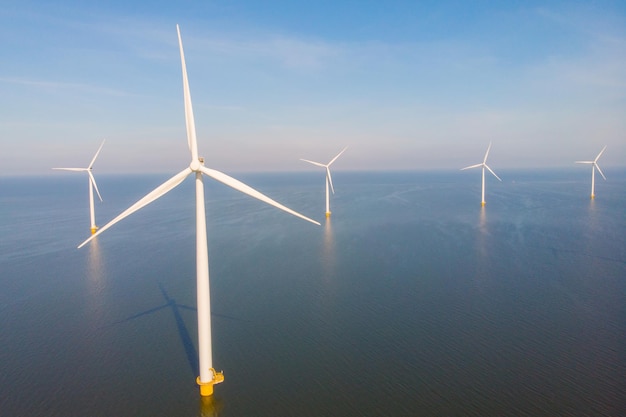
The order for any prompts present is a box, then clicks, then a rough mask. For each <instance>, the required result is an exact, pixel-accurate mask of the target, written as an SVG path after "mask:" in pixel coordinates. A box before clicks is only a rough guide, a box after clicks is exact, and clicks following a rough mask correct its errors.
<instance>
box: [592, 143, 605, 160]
mask: <svg viewBox="0 0 626 417" xmlns="http://www.w3.org/2000/svg"><path fill="white" fill-rule="evenodd" d="M605 149H606V146H604V148H602V150H601V151H600V153H599V154H598V156H596V159H594V160H593V162H598V159H600V155H602V152H604V150H605Z"/></svg>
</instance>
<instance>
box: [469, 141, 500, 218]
mask: <svg viewBox="0 0 626 417" xmlns="http://www.w3.org/2000/svg"><path fill="white" fill-rule="evenodd" d="M490 149H491V142H489V146H488V147H487V152H485V158H484V159H483V162H482V163H480V164H476V165H470V166H468V167H465V168H461V171H463V170H465V169H470V168H479V167H482V168H483V192H482V201H481V203H480V205H481V206H484V205H485V168H487V169H488V170H489V172H491V173H492V174H493V176H494V177H496V178H497V179H498V181H502V180H501V179H500V177H498V176H497V175H496V173H495V172H493V171H492V170H491V168H489V166H488V165H487V157H488V156H489V150H490Z"/></svg>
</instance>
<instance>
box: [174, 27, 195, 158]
mask: <svg viewBox="0 0 626 417" xmlns="http://www.w3.org/2000/svg"><path fill="white" fill-rule="evenodd" d="M176 32H178V46H179V47H180V62H181V64H182V67H183V94H184V98H185V124H186V126H187V145H189V150H190V151H191V160H192V161H195V160H196V159H198V143H197V141H196V124H195V122H194V119H193V108H192V106H191V93H190V92H189V80H188V79H187V66H186V65H185V52H184V51H183V40H182V38H181V36H180V29H179V27H178V25H176Z"/></svg>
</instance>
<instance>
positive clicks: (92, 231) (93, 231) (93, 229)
mask: <svg viewBox="0 0 626 417" xmlns="http://www.w3.org/2000/svg"><path fill="white" fill-rule="evenodd" d="M97 231H98V226H94V227H92V228H91V234H92V235H94V234H96V232H97Z"/></svg>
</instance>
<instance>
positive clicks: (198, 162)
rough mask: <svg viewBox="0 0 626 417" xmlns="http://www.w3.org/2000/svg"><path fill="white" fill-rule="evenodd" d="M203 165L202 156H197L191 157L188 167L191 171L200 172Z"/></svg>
mask: <svg viewBox="0 0 626 417" xmlns="http://www.w3.org/2000/svg"><path fill="white" fill-rule="evenodd" d="M203 166H204V158H203V157H199V158H198V159H192V160H191V163H190V164H189V169H191V170H192V171H193V172H202V167H203Z"/></svg>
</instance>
